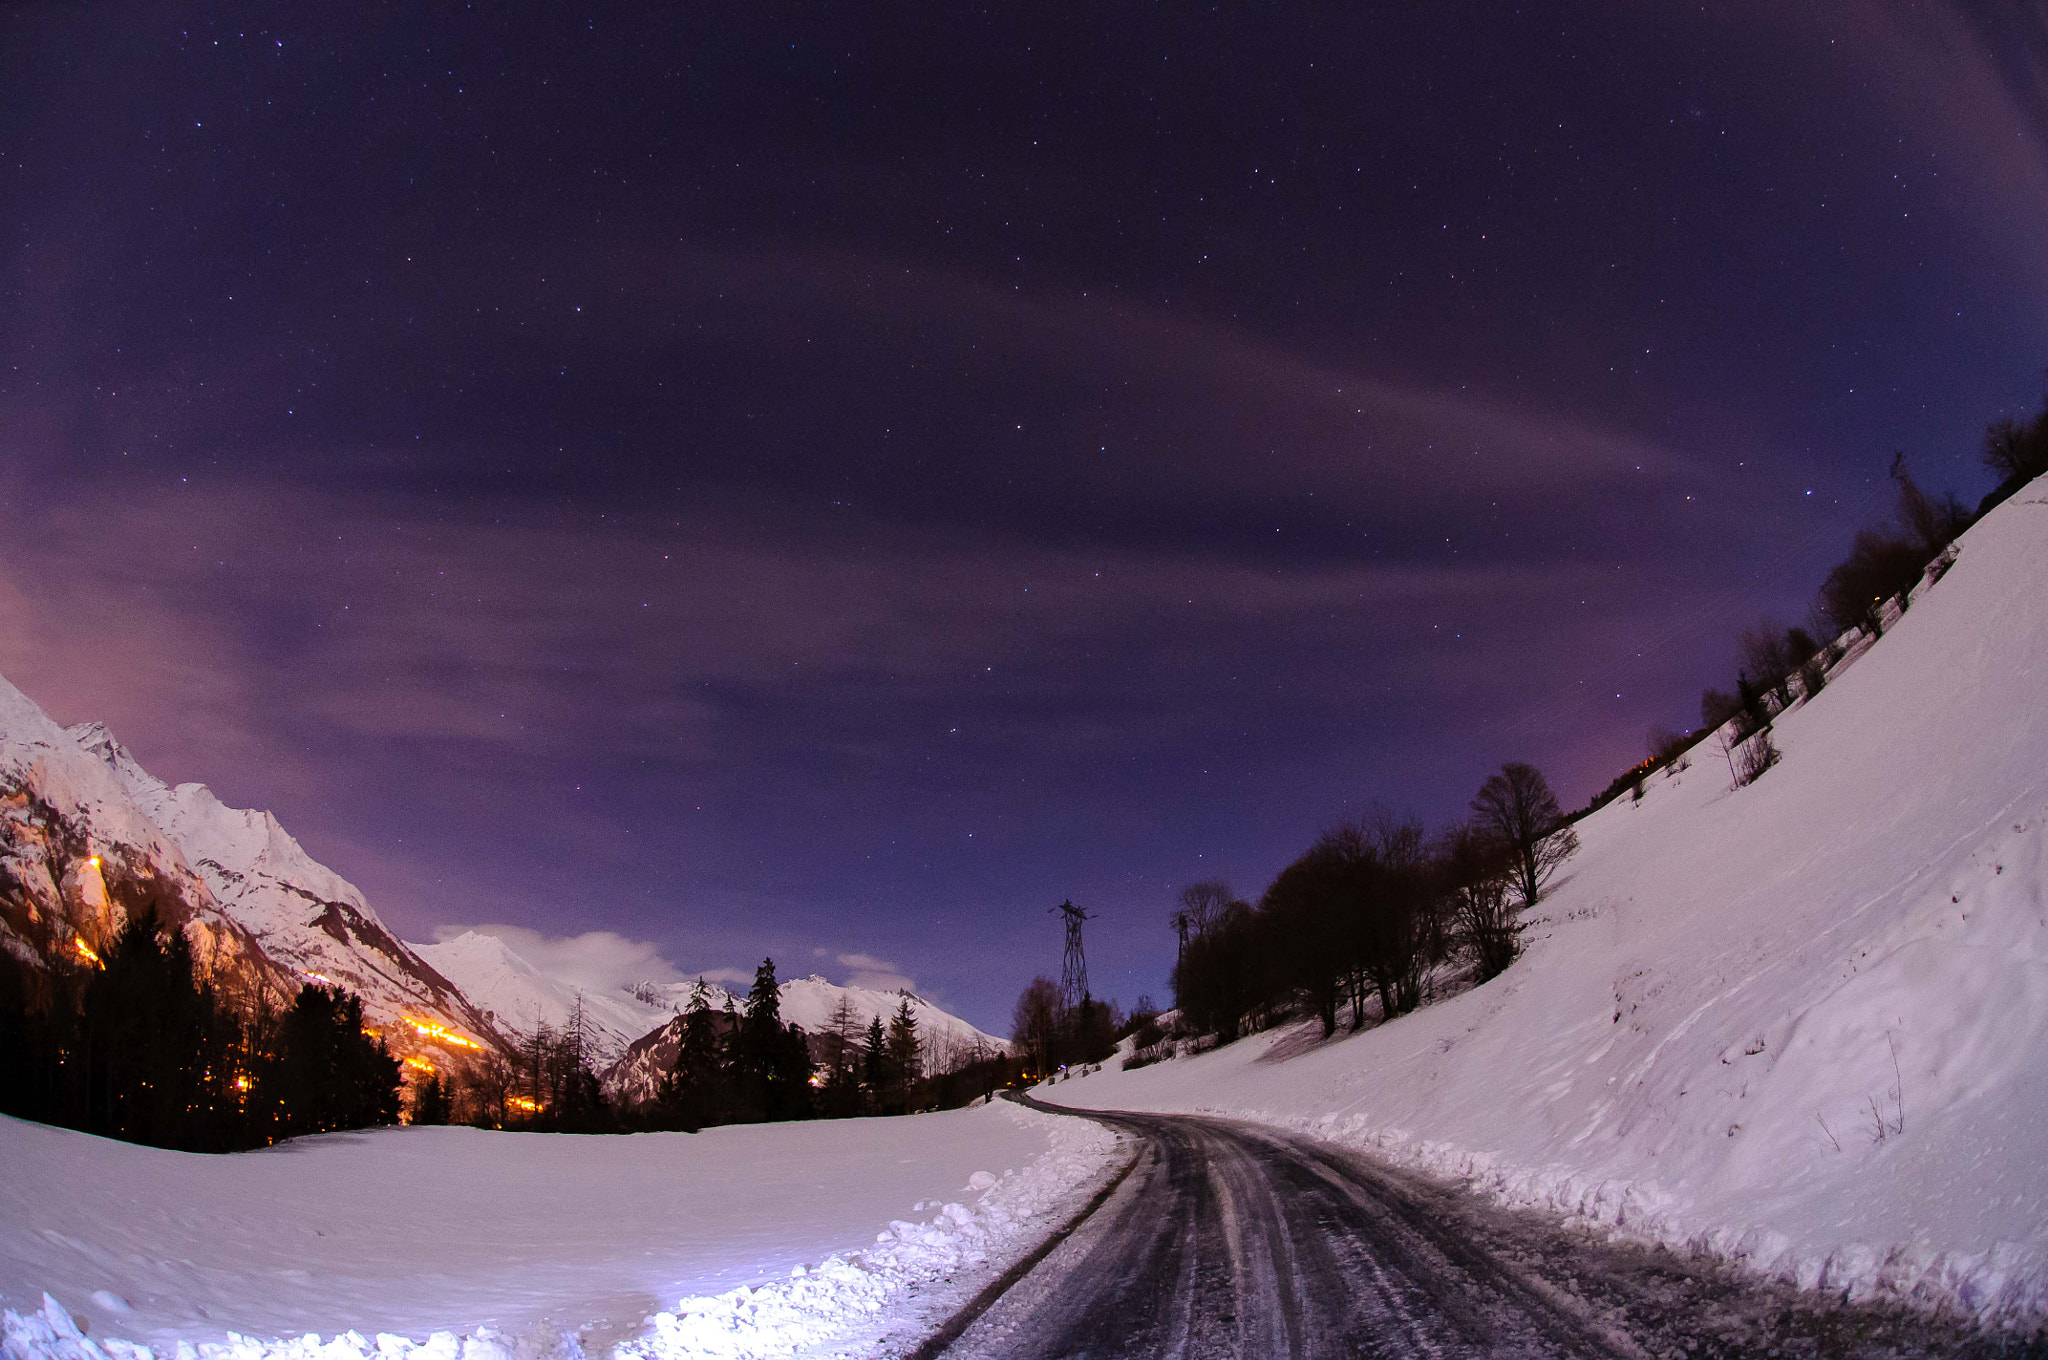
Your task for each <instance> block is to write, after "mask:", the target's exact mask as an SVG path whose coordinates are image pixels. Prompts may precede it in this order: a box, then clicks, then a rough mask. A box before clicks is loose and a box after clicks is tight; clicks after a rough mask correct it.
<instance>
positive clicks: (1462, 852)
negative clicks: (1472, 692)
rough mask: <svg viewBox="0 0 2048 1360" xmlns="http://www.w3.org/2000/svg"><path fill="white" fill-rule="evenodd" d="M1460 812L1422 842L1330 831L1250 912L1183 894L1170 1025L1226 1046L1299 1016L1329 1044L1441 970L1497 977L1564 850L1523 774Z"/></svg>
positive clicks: (1222, 895)
mask: <svg viewBox="0 0 2048 1360" xmlns="http://www.w3.org/2000/svg"><path fill="white" fill-rule="evenodd" d="M1471 812H1472V815H1471V817H1470V818H1469V819H1467V820H1466V821H1463V822H1460V823H1458V824H1457V825H1455V826H1452V827H1449V828H1447V829H1445V830H1443V831H1441V832H1439V833H1437V834H1436V835H1434V836H1432V835H1430V834H1429V833H1428V832H1426V831H1425V829H1424V828H1423V827H1422V825H1421V824H1420V823H1419V822H1415V821H1413V820H1407V819H1401V818H1396V817H1392V816H1387V815H1380V816H1376V817H1372V818H1368V819H1365V820H1362V821H1355V822H1347V823H1344V824H1341V825H1339V826H1336V827H1333V828H1331V829H1330V830H1328V831H1326V832H1324V833H1323V834H1322V835H1321V836H1320V837H1318V838H1317V840H1316V842H1315V843H1314V844H1313V845H1311V846H1310V847H1309V848H1308V849H1307V850H1306V851H1304V852H1303V853H1302V854H1301V856H1300V857H1299V858H1297V859H1296V860H1295V861H1294V862H1293V863H1292V864H1289V865H1288V866H1287V867H1286V868H1284V869H1282V870H1281V871H1280V873H1279V875H1278V876H1277V877H1275V878H1274V880H1273V882H1272V884H1271V885H1270V886H1268V887H1267V889H1266V891H1265V893H1264V894H1263V895H1262V896H1261V897H1260V899H1259V901H1258V902H1257V903H1256V904H1254V903H1250V902H1246V901H1243V900H1241V899H1239V898H1238V897H1237V896H1236V895H1235V894H1234V893H1232V892H1231V890H1230V888H1229V886H1228V885H1227V884H1223V883H1216V882H1209V883H1197V884H1193V885H1191V886H1189V887H1188V888H1186V889H1185V890H1183V892H1182V894H1181V905H1180V909H1179V910H1178V911H1176V912H1175V913H1174V915H1173V917H1172V924H1173V926H1174V929H1175V932H1176V933H1177V935H1178V936H1179V938H1180V942H1181V943H1180V957H1179V960H1178V962H1177V963H1176V964H1175V967H1174V971H1173V988H1174V1000H1175V1004H1176V1005H1177V1006H1178V1007H1179V1009H1180V1023H1181V1028H1182V1029H1183V1030H1184V1031H1185V1032H1188V1033H1193V1034H1198V1035H1215V1036H1216V1037H1217V1038H1218V1039H1219V1040H1220V1041H1222V1042H1225V1043H1228V1042H1230V1041H1231V1040H1233V1039H1236V1038H1237V1037H1238V1036H1239V1035H1241V1034H1244V1033H1246V1032H1247V1031H1249V1030H1254V1029H1261V1028H1265V1027H1266V1026H1268V1025H1271V1024H1273V1023H1276V1022H1278V1021H1279V1020H1281V1019H1283V1018H1285V1017H1287V1016H1290V1015H1294V1014H1297V1013H1305V1014H1310V1015H1314V1016H1315V1017H1316V1018H1317V1019H1318V1020H1319V1021H1320V1022H1321V1024H1322V1029H1323V1033H1324V1034H1325V1035H1326V1036H1327V1035H1330V1034H1333V1033H1335V1032H1336V1030H1337V1027H1338V1025H1339V1023H1340V1021H1342V1020H1344V1019H1346V1018H1348V1021H1349V1024H1350V1026H1351V1028H1353V1029H1357V1028H1359V1027H1361V1026H1363V1025H1364V1024H1365V1023H1366V1020H1367V1018H1368V1017H1369V1016H1373V1015H1376V1016H1378V1017H1379V1018H1381V1019H1391V1018H1393V1017H1394V1016H1397V1015H1401V1014H1404V1013H1406V1012H1408V1011H1411V1010H1414V1009H1415V1008H1416V1007H1417V1006H1419V1005H1420V1004H1422V1002H1423V1000H1424V999H1425V993H1426V991H1427V989H1428V987H1429V985H1430V982H1431V979H1432V978H1433V977H1435V976H1437V975H1438V973H1439V971H1440V970H1443V969H1444V968H1445V967H1446V966H1447V965H1449V966H1454V967H1455V969H1456V971H1458V972H1459V973H1460V974H1461V975H1463V976H1469V977H1470V978H1472V979H1473V980H1475V981H1480V982H1483V981H1485V980H1486V979H1488V978H1490V977H1493V976H1495V975H1497V974H1498V973H1500V972H1501V971H1502V970H1504V969H1505V968H1506V967H1507V966H1508V965H1509V964H1510V963H1512V962H1513V961H1514V959H1515V956H1516V954H1517V953H1518V952H1519V950H1520V933H1521V922H1520V919H1519V917H1520V913H1521V911H1522V909H1523V908H1525V907H1527V906H1529V905H1530V904H1532V903H1534V902H1535V901H1536V900H1537V899H1538V898H1539V897H1540V896H1541V894H1542V893H1543V891H1544V889H1545V887H1546V885H1547V884H1548V883H1549V881H1550V879H1551V876H1552V875H1553V873H1554V872H1555V871H1556V869H1557V867H1558V866H1559V865H1560V864H1562V863H1563V862H1564V860H1565V858H1566V857H1567V856H1569V855H1570V854H1571V853H1572V851H1574V850H1575V849H1577V847H1578V839H1577V837H1576V835H1575V834H1574V833H1573V832H1572V830H1571V827H1570V826H1569V825H1568V824H1567V822H1566V820H1565V818H1564V815H1563V813H1562V812H1561V811H1560V810H1559V808H1558V805H1557V799H1556V797H1555V795H1553V794H1552V793H1551V791H1550V786H1549V784H1548V783H1547V782H1546V781H1545V780H1544V778H1543V775H1542V774H1541V773H1540V772H1539V771H1537V770H1536V768H1535V767H1534V766H1531V765H1526V764H1521V763H1511V764H1508V765H1504V766H1502V767H1501V770H1500V773H1498V774H1495V775H1492V776H1491V777H1489V778H1488V779H1487V780H1486V782H1485V783H1484V784H1483V785H1482V786H1481V787H1480V789H1479V792H1478V793H1477V794H1476V795H1475V796H1474V798H1473V799H1472V807H1471ZM1139 1047H1140V1048H1141V1049H1142V1048H1143V1047H1144V1046H1143V1045H1140V1046H1139ZM1138 1056H1140V1058H1141V1059H1142V1057H1143V1056H1144V1055H1143V1054H1142V1053H1140V1054H1139V1055H1138Z"/></svg>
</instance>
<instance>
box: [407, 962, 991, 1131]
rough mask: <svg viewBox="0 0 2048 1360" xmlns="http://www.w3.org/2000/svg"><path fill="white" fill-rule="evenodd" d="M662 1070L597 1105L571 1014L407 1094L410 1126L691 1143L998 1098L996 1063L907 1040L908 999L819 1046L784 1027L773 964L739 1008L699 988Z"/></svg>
mask: <svg viewBox="0 0 2048 1360" xmlns="http://www.w3.org/2000/svg"><path fill="white" fill-rule="evenodd" d="M673 1028H674V1030H675V1038H676V1050H675V1056H674V1058H673V1059H672V1060H671V1061H670V1062H669V1063H668V1064H667V1067H666V1069H665V1070H664V1071H663V1072H662V1073H661V1074H660V1077H659V1079H658V1082H657V1085H656V1089H655V1097H654V1099H653V1100H652V1101H647V1102H642V1103H640V1104H638V1105H614V1104H612V1103H610V1102H608V1101H607V1099H606V1097H605V1095H604V1091H603V1089H602V1085H601V1083H600V1081H599V1078H598V1076H597V1074H596V1073H595V1072H594V1071H593V1070H592V1068H591V1065H590V1046H589V1043H588V1040H587V1038H586V1037H585V1026H584V1024H583V1023H582V1018H581V1007H580V1004H579V1007H578V1011H577V1014H576V1015H574V1016H572V1018H571V1019H570V1021H569V1022H568V1023H567V1024H566V1025H564V1026H563V1027H562V1028H561V1029H560V1030H554V1029H551V1028H549V1027H548V1026H545V1025H543V1026H540V1027H539V1028H538V1029H537V1030H536V1031H535V1032H534V1033H533V1034H532V1035H530V1036H529V1037H528V1038H527V1039H525V1040H524V1041H523V1042H522V1043H521V1044H520V1046H519V1050H518V1053H517V1055H516V1056H515V1058H514V1059H513V1060H512V1061H510V1062H506V1061H503V1060H497V1059H487V1060H484V1061H480V1062H477V1063H474V1064H472V1065H471V1066H470V1067H469V1068H468V1069H466V1070H464V1071H461V1072H460V1073H458V1074H456V1075H455V1076H454V1077H452V1078H451V1079H450V1081H449V1083H448V1084H447V1085H445V1086H444V1085H443V1084H442V1082H441V1081H440V1079H439V1077H438V1075H437V1076H434V1077H429V1078H428V1079H426V1080H425V1081H424V1082H422V1083H420V1085H419V1086H418V1087H417V1088H416V1092H415V1098H414V1107H413V1113H412V1119H413V1122H414V1123H416V1124H421V1123H448V1122H454V1121H460V1122H464V1123H472V1124H477V1125H481V1126H485V1127H491V1128H507V1129H522V1130H529V1131H536V1132H555V1133H627V1132H648V1131H655V1130H688V1131H692V1132H694V1131H695V1130H698V1129H702V1128H708V1127H710V1126H712V1125H717V1124H750V1123H763V1122H769V1121H780V1120H790V1119H842V1118H849V1117H852V1116H855V1115H893V1114H908V1113H912V1112H914V1111H919V1110H930V1109H944V1108H950V1107H953V1106H958V1105H964V1104H966V1103H967V1102H968V1101H969V1100H971V1099H973V1098H974V1097H976V1096H979V1095H985V1094H987V1093H988V1092H990V1091H992V1090H993V1089H995V1088H996V1087H998V1086H1003V1085H1006V1084H1008V1083H1009V1082H1010V1081H1011V1080H1013V1079H1014V1077H1015V1075H1016V1063H1015V1062H1014V1060H1012V1059H1011V1058H1010V1057H1009V1056H1008V1055H1007V1054H1005V1053H999V1052H993V1051H986V1050H980V1051H977V1050H969V1051H965V1052H952V1051H949V1050H946V1049H945V1048H944V1047H943V1046H942V1045H940V1044H937V1043H935V1042H934V1041H933V1040H932V1039H931V1038H929V1037H927V1036H924V1035H921V1034H920V1033H919V1032H918V1022H917V1017H916V1015H915V1014H914V1013H913V1012H912V1011H911V1008H910V1001H909V999H908V998H907V997H906V998H905V999H904V1000H903V1001H902V1002H901V1003H900V1004H899V1005H898V1007H897V1009H896V1014H895V1015H894V1016H892V1017H890V1018H889V1020H887V1021H886V1022H884V1021H883V1020H882V1018H881V1017H879V1016H875V1017H871V1018H870V1019H869V1020H868V1021H867V1023H866V1024H862V1023H861V1021H860V1019H859V1017H858V1016H857V1015H856V1014H855V1013H854V1010H853V1007H852V1004H851V1003H850V1002H849V1001H846V1000H844V999H842V1000H841V1002H840V1004H839V1008H838V1010H837V1011H836V1012H835V1013H834V1014H833V1016H832V1017H831V1019H830V1020H829V1021H828V1022H827V1023H826V1026H825V1029H824V1030H823V1032H822V1033H819V1034H810V1033H807V1032H806V1031H805V1030H804V1028H803V1027H802V1026H801V1025H796V1024H790V1023H786V1022H784V1020H783V1019H782V1004H781V992H780V989H779V988H778V986H777V984H776V980H775V961H774V960H773V959H763V960H762V961H761V966H760V967H759V968H757V969H756V970H755V973H754V983H753V986H752V987H751V988H750V989H749V991H748V993H747V999H746V1003H745V1004H744V1005H743V1006H742V1005H737V1004H735V1003H734V1001H733V1000H732V998H731V997H730V996H728V997H727V998H726V1001H725V1004H724V1005H723V1006H722V1007H717V1008H714V1007H713V1006H712V1005H711V1001H710V989H709V988H707V987H706V986H705V985H704V984H703V983H702V982H701V981H700V982H699V983H698V984H697V988H696V991H695V993H694V994H693V995H692V996H691V998H690V1002H689V1004H688V1006H686V1007H685V1008H684V1010H683V1013H682V1014H681V1015H680V1016H679V1017H678V1018H677V1019H676V1021H675V1022H674V1025H673Z"/></svg>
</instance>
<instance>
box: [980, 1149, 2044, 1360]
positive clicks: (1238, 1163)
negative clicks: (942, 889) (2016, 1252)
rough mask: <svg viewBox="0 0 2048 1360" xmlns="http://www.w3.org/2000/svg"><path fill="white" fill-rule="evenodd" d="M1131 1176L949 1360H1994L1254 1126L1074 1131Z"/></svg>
mask: <svg viewBox="0 0 2048 1360" xmlns="http://www.w3.org/2000/svg"><path fill="white" fill-rule="evenodd" d="M1092 1117H1094V1118H1097V1119H1100V1120H1102V1121H1104V1122H1106V1123H1108V1124H1110V1125H1112V1126H1114V1127H1116V1128H1118V1129H1120V1130H1122V1131H1124V1132H1125V1133H1126V1134H1127V1135H1128V1136H1130V1137H1132V1138H1133V1139H1137V1140H1142V1142H1143V1144H1144V1151H1143V1152H1142V1154H1141V1155H1140V1159H1139V1162H1138V1166H1137V1169H1136V1170H1135V1171H1134V1173H1133V1174H1132V1175H1131V1176H1130V1177H1129V1178H1127V1179H1126V1180H1125V1181H1124V1182H1123V1183H1122V1185H1120V1186H1119V1187H1118V1189H1117V1190H1116V1192H1115V1193H1114V1194H1113V1195H1111V1196H1110V1197H1109V1199H1108V1200H1107V1201H1106V1202H1105V1203H1104V1205H1103V1207H1102V1208H1101V1210H1100V1211H1099V1212H1097V1213H1096V1214H1095V1215H1094V1216H1093V1217H1092V1218H1090V1219H1089V1220H1088V1221H1087V1222H1086V1223H1084V1224H1083V1225H1082V1226H1081V1227H1080V1228H1079V1229H1078V1230H1077V1231H1076V1232H1075V1233H1074V1235H1073V1236H1072V1237H1070V1238H1068V1239H1067V1241H1066V1242H1065V1243H1063V1244H1061V1245H1060V1246H1059V1247H1058V1248H1057V1249H1056V1250H1055V1251H1053V1252H1052V1253H1051V1255H1049V1256H1048V1257H1047V1258H1046V1259H1045V1261H1044V1263H1043V1264H1042V1265H1040V1266H1039V1267H1038V1268H1037V1269H1036V1270H1034V1271H1033V1272H1032V1273H1031V1274H1030V1275H1029V1276H1027V1277H1026V1278H1025V1279H1024V1280H1023V1281H1022V1282H1020V1283H1019V1284H1018V1285H1017V1286H1016V1287H1015V1288H1014V1289H1012V1290H1011V1291H1010V1292H1009V1293H1008V1294H1006V1295H1005V1296H1004V1297H1003V1298H1002V1299H1001V1300H999V1301H998V1302H997V1303H996V1304H995V1305H994V1306H993V1307H991V1308H990V1309H989V1310H988V1311H987V1312H986V1313H984V1314H983V1315H982V1316H981V1318H980V1319H979V1320H977V1321H976V1322H975V1323H974V1324H973V1325H972V1326H970V1327H969V1328H968V1329H967V1330H966V1332H965V1333H964V1334H963V1335H962V1336H961V1337H960V1339H959V1341H958V1342H956V1343H955V1344H954V1345H953V1346H952V1347H951V1348H949V1349H948V1350H946V1351H945V1352H944V1354H945V1355H948V1356H953V1357H959V1358H960V1360H1036V1358H1037V1357H1046V1358H1047V1360H1050V1358H1051V1357H1063V1358H1065V1357H1072V1358H1073V1360H1079V1358H1080V1357H1104V1358H1105V1360H1107V1358H1108V1357H1117V1358H1118V1360H1143V1358H1144V1357H1152V1356H1176V1357H1187V1358H1188V1360H1202V1358H1204V1357H1223V1356H1232V1357H1239V1356H1276V1357H1277V1356H1290V1357H1321V1356H1376V1357H1378V1356H1385V1357H1420V1356H1432V1357H1434V1356H1448V1355H1456V1356H1515V1357H1539V1356H1554V1357H1565V1356H1571V1357H1582V1356H1583V1357H1607V1358H1611V1357H1630V1358H1631V1360H1640V1358H1641V1357H1648V1356H1660V1357H1661V1356H1672V1357H1694V1358H1695V1360H1697V1358H1698V1357H1703V1356H1749V1355H1763V1354H1766V1353H1768V1354H1771V1355H1779V1354H1784V1355H1801V1356H1811V1357H1835V1356H1869V1357H1880V1356H1882V1357H1897V1356H1936V1355H1939V1356H1955V1355H1972V1354H1983V1355H1987V1356H1989V1355H1994V1354H2010V1353H2011V1352H2010V1351H2008V1350H2005V1349H2001V1347H2002V1346H2004V1345H2006V1344H2009V1340H2010V1339H2009V1338H2002V1337H2001V1338H1977V1337H1971V1336H1966V1335H1962V1334H1960V1333H1958V1332H1957V1331H1956V1330H1955V1329H1953V1328H1950V1327H1947V1326H1943V1325H1941V1324H1939V1323H1936V1322H1933V1321H1930V1320H1929V1319H1926V1318H1925V1317H1922V1316H1919V1315H1916V1314H1911V1313H1906V1312H1904V1311H1903V1310H1892V1311H1882V1310H1878V1309H1872V1308H1867V1307H1865V1308H1852V1307H1847V1306H1844V1305H1841V1304H1840V1303H1838V1302H1835V1301H1831V1300H1824V1299H1817V1298H1815V1297H1814V1296H1813V1295H1811V1294H1806V1295H1800V1294H1797V1293H1796V1292H1795V1291H1793V1290H1791V1289H1788V1288H1784V1287H1782V1286H1777V1287H1772V1286H1763V1285H1759V1284H1758V1283H1757V1282H1755V1281H1753V1280H1748V1279H1741V1278H1738V1277H1737V1276H1736V1275H1735V1274H1734V1272H1732V1271H1730V1270H1728V1269H1726V1268H1725V1267H1715V1266H1710V1265H1707V1264H1705V1263H1702V1262H1698V1261H1683V1260H1680V1259H1679V1258H1677V1257H1675V1256H1673V1255H1671V1254H1670V1253H1667V1252H1661V1251H1653V1250H1645V1249H1642V1248H1639V1247H1632V1246H1613V1245H1607V1244H1602V1243H1598V1242H1595V1241H1593V1240H1592V1239H1591V1238H1589V1237H1587V1236H1585V1235H1583V1234H1577V1233H1571V1232H1568V1231H1565V1230H1563V1229H1562V1228H1560V1227H1559V1226H1557V1225H1556V1224H1555V1223H1554V1222H1553V1221H1551V1220H1549V1219H1548V1218H1547V1217H1545V1216H1542V1215H1538V1214H1531V1213H1526V1212H1524V1213H1514V1212H1509V1211H1504V1210H1501V1209H1499V1208H1497V1207H1494V1206H1490V1205H1486V1204H1484V1203H1483V1202H1482V1201H1480V1200H1479V1199H1478V1198H1477V1197H1475V1196H1472V1195H1469V1194H1465V1193H1461V1192H1458V1191H1454V1190H1450V1189H1446V1188H1444V1187H1442V1186H1440V1185H1437V1184H1434V1183H1432V1182H1428V1181H1425V1180H1423V1179H1421V1178H1418V1177H1415V1176H1412V1175H1409V1174H1405V1173H1402V1172H1399V1171H1396V1170H1394V1169H1392V1168H1391V1167H1388V1166H1386V1165H1384V1164H1380V1163H1377V1162H1374V1161H1373V1160H1371V1159H1369V1158H1364V1157H1360V1156H1358V1155H1356V1154H1352V1153H1348V1152H1346V1151H1344V1150H1342V1149H1339V1148H1336V1147H1334V1146H1332V1145H1331V1144H1329V1143H1327V1142H1324V1141H1321V1140H1317V1139H1312V1138H1307V1137H1303V1136H1301V1135H1297V1134H1290V1133H1286V1132H1283V1131H1281V1130H1278V1129H1274V1128H1271V1127H1268V1126H1263V1125H1258V1124H1247V1123H1239V1122H1235V1121H1230V1120H1219V1119H1202V1118H1194V1117H1189V1116H1167V1115H1137V1114H1100V1115H1095V1116H1092Z"/></svg>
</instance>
